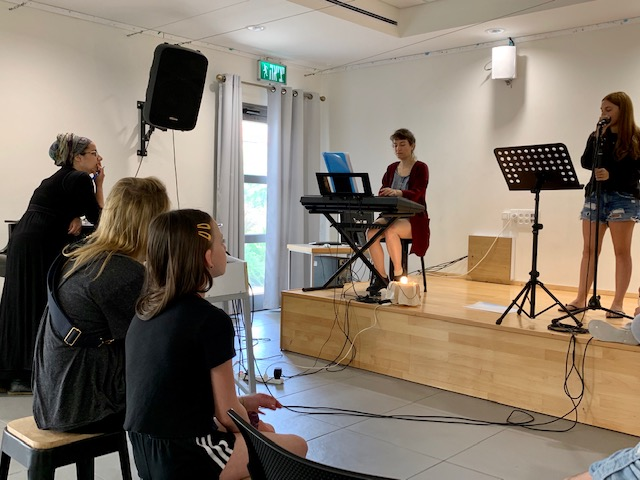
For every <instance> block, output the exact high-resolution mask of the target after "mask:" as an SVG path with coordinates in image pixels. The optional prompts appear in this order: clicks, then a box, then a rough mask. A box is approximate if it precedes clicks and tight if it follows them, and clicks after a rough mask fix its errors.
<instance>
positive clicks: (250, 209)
mask: <svg viewBox="0 0 641 481" xmlns="http://www.w3.org/2000/svg"><path fill="white" fill-rule="evenodd" d="M266 233H267V184H249V183H247V182H246V183H245V235H256V234H266Z"/></svg>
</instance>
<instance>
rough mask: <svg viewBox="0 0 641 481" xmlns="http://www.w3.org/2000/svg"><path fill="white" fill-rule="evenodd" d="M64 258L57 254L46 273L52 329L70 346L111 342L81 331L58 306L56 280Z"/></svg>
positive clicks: (100, 344) (99, 345) (99, 344)
mask: <svg viewBox="0 0 641 481" xmlns="http://www.w3.org/2000/svg"><path fill="white" fill-rule="evenodd" d="M66 259H67V258H66V257H65V256H64V255H62V254H60V255H58V257H56V260H55V261H54V262H53V264H51V267H50V268H49V272H48V273H47V307H48V308H49V318H50V319H51V325H52V327H53V329H54V331H55V332H56V334H58V336H59V337H60V338H61V339H62V341H63V342H64V343H65V344H67V345H68V346H70V347H101V346H103V345H105V344H111V343H112V342H113V339H103V338H101V337H98V336H95V335H90V334H85V333H83V332H82V331H81V330H80V329H78V328H77V327H76V326H74V325H73V323H72V322H71V320H70V319H69V317H67V314H65V312H64V311H63V310H62V308H61V307H60V304H59V303H58V295H57V291H56V281H57V279H58V278H59V276H60V274H61V273H62V267H63V265H64V263H65V260H66Z"/></svg>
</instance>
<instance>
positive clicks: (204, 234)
mask: <svg viewBox="0 0 641 481" xmlns="http://www.w3.org/2000/svg"><path fill="white" fill-rule="evenodd" d="M196 228H197V229H207V230H198V235H199V236H200V237H204V238H205V239H207V240H208V241H210V240H211V234H210V233H209V232H208V231H210V230H211V226H210V225H209V224H207V223H202V224H198V225H197V226H196Z"/></svg>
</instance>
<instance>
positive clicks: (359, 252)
mask: <svg viewBox="0 0 641 481" xmlns="http://www.w3.org/2000/svg"><path fill="white" fill-rule="evenodd" d="M323 215H324V216H325V217H326V218H327V220H328V221H329V223H330V224H331V225H332V227H334V228H335V229H336V230H337V231H338V232H339V233H340V234H341V235H342V238H343V239H345V241H347V243H348V244H349V246H350V247H351V248H352V250H353V251H354V254H352V256H351V257H350V258H349V259H348V260H347V262H345V263H344V264H343V265H341V266H340V267H339V268H338V269H337V270H336V272H334V274H332V276H331V277H330V278H329V279H327V281H325V284H323V285H322V286H319V287H318V286H317V287H303V292H309V291H320V290H322V289H327V288H329V287H330V286H331V284H332V282H333V281H334V279H336V278H337V277H338V276H340V275H341V273H342V272H343V271H344V270H345V269H347V268H348V267H349V266H351V265H352V263H354V262H355V261H356V260H357V259H360V260H362V261H363V263H365V265H366V266H367V267H368V268H369V270H370V271H371V272H372V273H373V274H374V275H375V276H376V277H378V278H379V279H380V281H381V282H385V279H383V276H381V275H380V274H379V273H378V271H377V270H376V269H375V268H374V265H373V264H372V263H371V262H370V261H369V259H368V258H367V256H366V255H365V254H364V253H365V252H367V250H368V249H369V248H370V246H371V245H372V244H373V243H374V242H376V240H377V239H378V238H379V237H380V236H382V235H383V233H384V232H385V231H386V230H387V229H388V228H389V226H391V225H392V224H393V223H394V222H395V221H396V219H398V218H399V217H407V215H406V214H403V215H397V216H396V215H392V214H390V215H384V216H383V217H385V218H386V219H387V220H388V222H387V224H385V225H381V227H380V228H378V229H376V231H377V232H376V233H375V234H374V236H373V237H372V238H371V239H370V240H368V241H367V242H366V243H365V245H364V246H363V247H358V246H357V245H356V243H354V240H353V239H352V238H351V236H349V235H348V234H347V233H346V232H345V228H344V226H343V224H341V223H339V222H336V220H335V219H334V218H333V217H332V216H331V215H330V214H328V213H327V212H323ZM333 287H334V286H332V288H333Z"/></svg>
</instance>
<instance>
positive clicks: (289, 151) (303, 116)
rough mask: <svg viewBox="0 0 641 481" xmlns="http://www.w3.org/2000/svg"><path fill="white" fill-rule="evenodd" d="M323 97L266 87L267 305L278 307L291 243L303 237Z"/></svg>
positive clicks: (295, 277) (299, 277)
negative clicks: (305, 198) (304, 203)
mask: <svg viewBox="0 0 641 481" xmlns="http://www.w3.org/2000/svg"><path fill="white" fill-rule="evenodd" d="M319 102H320V100H319V96H318V95H317V94H313V93H312V94H307V95H306V93H305V92H303V91H302V90H292V89H291V88H280V89H275V91H274V92H271V91H270V92H269V93H268V101H267V126H268V136H269V137H268V155H267V176H268V183H267V246H266V257H265V299H264V303H263V307H264V308H265V309H274V308H277V307H279V306H280V293H281V291H282V290H284V289H287V254H288V252H287V244H301V243H303V242H305V238H306V230H308V227H307V226H308V223H309V219H308V214H307V211H306V210H305V209H304V207H303V206H302V205H301V203H300V198H301V196H302V195H303V194H304V191H305V190H306V185H307V184H308V178H309V175H310V172H309V169H308V168H307V166H310V165H312V166H316V165H318V159H319V158H320V107H319ZM314 168H315V167H314ZM312 175H313V174H312ZM316 224H317V221H316ZM316 231H317V228H316ZM302 282H303V273H302V272H301V270H300V269H294V270H293V271H292V284H293V285H302Z"/></svg>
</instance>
